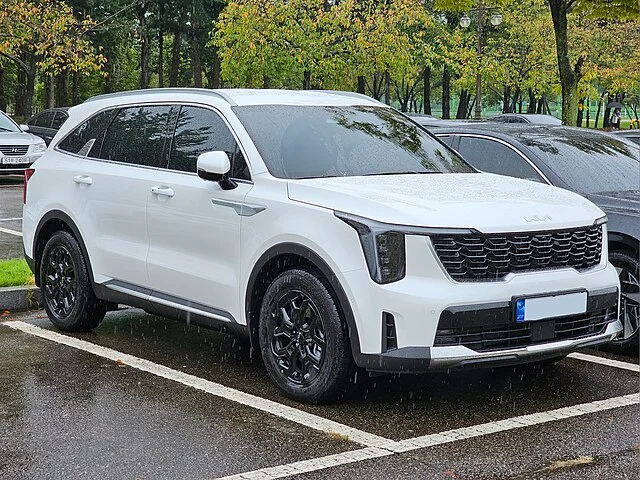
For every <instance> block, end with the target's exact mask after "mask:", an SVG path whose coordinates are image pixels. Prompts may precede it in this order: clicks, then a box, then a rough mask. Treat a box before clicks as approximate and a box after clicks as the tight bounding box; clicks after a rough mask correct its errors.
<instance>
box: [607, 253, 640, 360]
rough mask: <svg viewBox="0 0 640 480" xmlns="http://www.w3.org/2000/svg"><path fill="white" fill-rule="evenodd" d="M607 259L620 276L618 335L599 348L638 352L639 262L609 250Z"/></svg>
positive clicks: (639, 311) (616, 351)
mask: <svg viewBox="0 0 640 480" xmlns="http://www.w3.org/2000/svg"><path fill="white" fill-rule="evenodd" d="M609 261H610V262H611V264H612V265H613V266H614V267H616V271H617V272H618V276H619V277H620V297H621V298H620V322H622V328H623V330H622V333H620V336H619V337H618V338H617V339H616V340H614V341H612V342H610V343H607V344H605V345H603V346H602V347H601V348H602V350H606V351H609V352H613V353H622V354H626V355H637V354H638V321H639V320H640V300H639V299H640V262H639V261H638V258H637V255H636V256H635V257H634V256H633V255H630V254H629V253H626V252H610V253H609Z"/></svg>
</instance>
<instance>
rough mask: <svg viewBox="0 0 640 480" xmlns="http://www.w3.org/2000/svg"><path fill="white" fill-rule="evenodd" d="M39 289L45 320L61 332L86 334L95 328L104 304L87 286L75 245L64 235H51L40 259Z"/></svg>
mask: <svg viewBox="0 0 640 480" xmlns="http://www.w3.org/2000/svg"><path fill="white" fill-rule="evenodd" d="M39 263H40V272H39V274H40V277H39V278H40V286H41V287H42V295H43V300H44V308H45V310H46V312H47V315H48V316H49V320H51V322H52V323H53V324H54V325H56V326H57V327H58V328H60V329H61V330H65V331H68V332H86V331H89V330H91V329H93V328H95V327H97V326H98V325H99V324H100V322H101V321H102V319H103V318H104V316H105V313H106V304H105V302H103V301H102V300H100V299H98V298H97V297H96V295H95V293H94V291H93V288H92V286H91V278H90V276H89V269H88V268H87V264H86V261H85V258H84V256H83V254H82V250H81V248H80V245H79V244H78V241H77V240H76V239H75V238H74V237H73V235H71V234H70V233H69V232H66V231H58V232H56V233H54V234H53V235H52V236H51V238H49V240H48V241H47V243H46V245H45V247H44V250H43V252H42V257H41V259H40V262H39Z"/></svg>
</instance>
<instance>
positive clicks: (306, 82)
mask: <svg viewBox="0 0 640 480" xmlns="http://www.w3.org/2000/svg"><path fill="white" fill-rule="evenodd" d="M302 89H303V90H311V72H310V71H309V70H305V71H304V78H303V79H302Z"/></svg>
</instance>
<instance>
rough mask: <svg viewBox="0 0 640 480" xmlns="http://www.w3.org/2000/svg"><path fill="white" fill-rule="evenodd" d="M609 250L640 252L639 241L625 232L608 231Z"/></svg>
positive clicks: (636, 253)
mask: <svg viewBox="0 0 640 480" xmlns="http://www.w3.org/2000/svg"><path fill="white" fill-rule="evenodd" d="M608 241H609V252H620V251H623V252H628V253H631V254H635V255H638V254H640V241H639V240H638V239H637V238H634V237H632V236H631V235H628V234H626V233H621V232H609V233H608Z"/></svg>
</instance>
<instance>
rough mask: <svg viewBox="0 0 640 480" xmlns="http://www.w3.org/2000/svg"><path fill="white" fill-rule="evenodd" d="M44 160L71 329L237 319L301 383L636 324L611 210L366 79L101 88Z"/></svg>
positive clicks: (52, 268) (327, 384)
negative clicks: (370, 87) (400, 104)
mask: <svg viewBox="0 0 640 480" xmlns="http://www.w3.org/2000/svg"><path fill="white" fill-rule="evenodd" d="M25 181H26V184H25V199H26V201H25V206H24V220H23V233H24V237H23V238H24V248H25V255H26V257H27V261H28V263H29V265H30V266H31V268H32V270H33V272H34V273H35V277H36V282H37V283H38V285H40V287H41V288H42V292H43V302H44V306H45V309H46V311H47V314H48V316H49V318H50V319H51V321H52V322H53V323H54V324H55V325H57V326H58V327H59V328H60V329H62V330H67V331H86V330H90V329H92V328H94V327H96V326H97V325H98V324H99V323H100V321H101V320H102V319H103V317H104V316H105V312H106V311H107V310H108V309H109V308H111V307H112V306H113V305H114V304H116V303H123V304H128V305H133V306H137V307H141V308H143V309H145V310H146V311H148V312H154V313H157V314H161V315H166V316H169V317H174V318H177V319H182V320H185V321H188V322H191V323H196V324H200V325H205V326H209V327H219V326H222V327H226V328H227V329H229V330H233V331H237V332H240V333H243V334H245V335H248V336H249V337H250V339H251V342H252V345H253V347H254V350H255V351H259V352H260V353H261V355H262V359H263V361H264V364H265V366H266V370H267V372H268V374H269V376H270V377H271V379H272V380H273V381H274V382H275V383H276V384H277V385H278V386H279V387H280V388H281V389H282V390H283V391H284V392H285V393H286V394H287V395H288V396H290V397H292V398H294V399H297V400H301V401H309V402H319V401H327V400H331V399H334V398H336V397H337V396H338V395H339V394H340V393H341V392H342V391H343V390H344V388H345V387H346V386H347V385H348V384H349V383H350V379H352V378H353V377H352V375H353V373H354V371H355V368H356V366H358V367H362V368H365V369H368V370H369V371H374V372H404V373H411V372H422V371H426V370H429V369H445V370H446V369H449V368H459V367H473V366H483V367H488V366H496V365H513V364H518V363H526V362H537V361H547V360H553V359H557V358H561V357H562V356H564V355H566V354H567V353H568V352H570V351H572V350H574V349H576V348H579V347H583V346H585V345H598V344H600V343H603V342H608V341H609V340H611V339H612V338H614V337H615V336H616V335H617V334H618V333H619V332H620V331H621V330H622V326H621V325H620V322H619V320H618V289H619V281H618V275H617V273H616V271H615V269H614V268H613V266H612V265H610V264H609V263H608V262H607V258H606V255H604V254H603V253H606V251H607V239H606V236H605V235H604V233H605V232H606V226H605V219H606V217H605V216H604V213H603V212H602V210H600V209H599V208H598V207H596V206H595V205H594V204H592V203H591V202H589V201H588V200H586V199H584V198H583V197H581V196H579V195H576V194H574V193H571V192H568V191H566V190H562V189H559V188H555V187H551V186H548V185H536V184H534V183H532V182H527V181H524V180H515V179H514V180H511V181H509V182H505V181H504V177H501V176H497V175H488V174H482V173H478V172H476V171H475V170H474V169H473V168H471V167H470V166H469V165H468V164H467V163H465V162H464V161H463V160H462V159H461V158H460V156H459V155H458V154H456V153H455V152H454V151H453V150H451V149H449V148H448V147H446V146H445V145H444V144H442V143H441V142H439V141H438V140H437V139H435V138H434V137H433V136H432V135H430V134H429V133H427V132H426V131H425V130H423V129H422V128H420V127H419V126H417V125H415V124H414V123H413V122H411V121H409V120H407V119H406V117H404V116H403V115H402V114H400V113H399V112H397V111H395V110H393V109H391V108H390V107H388V106H386V105H383V104H381V103H379V102H377V101H375V100H372V99H371V98H369V97H365V96H363V95H358V94H349V93H339V92H327V91H324V92H313V91H283V90H280V91H278V90H203V89H160V90H146V91H139V92H123V93H118V94H111V95H106V96H99V97H95V98H93V99H91V100H89V101H87V102H85V103H83V104H82V105H79V106H77V107H73V108H72V109H70V110H69V120H67V122H66V123H65V124H64V125H63V127H62V128H61V129H60V131H59V132H58V134H57V135H56V136H55V138H54V139H53V142H52V144H51V147H50V148H49V150H48V151H47V153H46V154H45V157H44V158H43V159H42V160H40V161H38V162H36V163H35V164H34V165H33V168H32V169H31V170H29V171H28V173H27V175H25ZM51 185H55V186H56V188H55V189H53V188H51Z"/></svg>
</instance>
